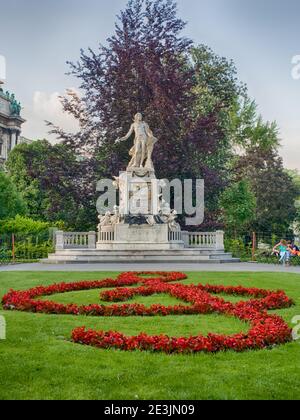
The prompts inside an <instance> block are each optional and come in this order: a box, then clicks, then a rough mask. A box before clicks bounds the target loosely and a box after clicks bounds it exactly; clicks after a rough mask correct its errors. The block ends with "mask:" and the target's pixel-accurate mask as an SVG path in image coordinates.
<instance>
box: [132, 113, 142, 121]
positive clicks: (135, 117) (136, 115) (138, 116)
mask: <svg viewBox="0 0 300 420" xmlns="http://www.w3.org/2000/svg"><path fill="white" fill-rule="evenodd" d="M134 121H135V122H141V121H143V116H142V114H141V113H140V112H138V113H137V114H135V116H134Z"/></svg>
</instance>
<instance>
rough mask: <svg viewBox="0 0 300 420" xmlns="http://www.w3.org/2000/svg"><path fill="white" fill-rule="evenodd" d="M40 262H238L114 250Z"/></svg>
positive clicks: (220, 257) (227, 257)
mask: <svg viewBox="0 0 300 420" xmlns="http://www.w3.org/2000/svg"><path fill="white" fill-rule="evenodd" d="M41 262H42V263H45V264H76V263H88V264H91V263H99V264H105V263H139V262H148V263H170V262H176V263H177V262H178V263H211V264H221V263H236V262H239V260H238V259H237V258H232V256H231V254H227V253H223V254H219V255H216V254H211V255H201V254H191V253H185V252H181V253H175V252H170V251H169V253H166V252H165V253H149V251H148V253H145V252H143V253H139V254H138V253H135V254H134V255H133V254H132V253H131V254H130V255H129V254H126V253H120V252H118V253H116V252H107V253H106V254H105V253H103V252H101V255H99V254H91V253H87V254H85V253H81V254H76V255H75V254H73V253H72V252H69V253H68V254H64V255H62V254H60V255H58V254H52V255H49V257H48V259H45V260H42V261H41Z"/></svg>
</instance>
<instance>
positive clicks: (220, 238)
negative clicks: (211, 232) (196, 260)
mask: <svg viewBox="0 0 300 420" xmlns="http://www.w3.org/2000/svg"><path fill="white" fill-rule="evenodd" d="M216 250H217V251H224V250H225V246H224V232H223V231H222V230H218V231H217V232H216Z"/></svg>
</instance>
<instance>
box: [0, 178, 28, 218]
mask: <svg viewBox="0 0 300 420" xmlns="http://www.w3.org/2000/svg"><path fill="white" fill-rule="evenodd" d="M25 214H26V204H25V201H24V200H23V199H22V196H21V194H20V193H19V192H18V191H17V188H16V186H15V185H14V183H13V181H12V179H11V178H9V177H8V175H6V174H5V173H4V172H3V171H2V170H0V220H4V219H9V218H13V217H15V216H17V215H25Z"/></svg>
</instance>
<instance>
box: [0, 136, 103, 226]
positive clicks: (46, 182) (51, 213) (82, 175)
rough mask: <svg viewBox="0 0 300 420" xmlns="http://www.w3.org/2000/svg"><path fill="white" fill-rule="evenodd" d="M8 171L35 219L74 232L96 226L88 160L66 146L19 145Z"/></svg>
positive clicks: (10, 157) (39, 142) (38, 143)
mask: <svg viewBox="0 0 300 420" xmlns="http://www.w3.org/2000/svg"><path fill="white" fill-rule="evenodd" d="M7 169H8V171H9V174H10V176H11V178H12V180H13V181H14V183H15V185H16V186H17V188H18V191H19V192H20V194H21V195H22V197H23V199H24V200H25V202H26V203H27V207H28V215H29V216H30V217H32V218H33V219H34V220H44V221H50V222H55V221H59V220H61V221H63V222H65V224H66V225H67V226H69V227H70V228H73V229H84V228H91V227H93V228H94V227H95V224H96V222H97V219H96V209H95V200H96V199H95V193H94V191H90V190H88V189H86V186H85V180H86V179H88V177H89V174H88V172H87V171H86V168H85V161H84V160H79V159H78V158H77V157H76V155H75V154H74V153H73V151H72V150H70V149H69V148H68V147H67V146H66V145H64V144H57V145H51V144H50V143H49V142H47V141H46V140H42V141H35V142H33V143H32V144H20V145H18V146H17V147H15V148H14V150H13V151H12V152H11V153H10V156H9V159H8V162H7Z"/></svg>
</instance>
